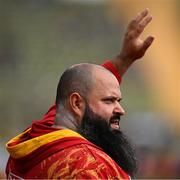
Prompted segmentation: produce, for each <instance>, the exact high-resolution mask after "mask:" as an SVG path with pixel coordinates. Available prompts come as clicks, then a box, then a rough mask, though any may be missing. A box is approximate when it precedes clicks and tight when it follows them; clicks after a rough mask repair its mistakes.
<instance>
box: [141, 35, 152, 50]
mask: <svg viewBox="0 0 180 180" xmlns="http://www.w3.org/2000/svg"><path fill="white" fill-rule="evenodd" d="M153 41H154V37H153V36H148V37H147V38H146V40H145V41H144V43H143V49H144V50H145V51H146V49H147V48H148V47H149V46H150V45H151V44H152V42H153Z"/></svg>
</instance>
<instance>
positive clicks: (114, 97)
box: [102, 96, 122, 102]
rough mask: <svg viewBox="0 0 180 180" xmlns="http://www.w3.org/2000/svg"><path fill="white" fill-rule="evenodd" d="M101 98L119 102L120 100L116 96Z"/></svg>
mask: <svg viewBox="0 0 180 180" xmlns="http://www.w3.org/2000/svg"><path fill="white" fill-rule="evenodd" d="M102 100H117V101H118V102H120V101H121V100H122V98H120V97H116V96H106V97H104V98H102Z"/></svg>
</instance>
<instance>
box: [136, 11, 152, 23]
mask: <svg viewBox="0 0 180 180" xmlns="http://www.w3.org/2000/svg"><path fill="white" fill-rule="evenodd" d="M148 13H149V9H147V8H146V9H144V10H143V11H142V12H140V13H138V14H137V16H136V17H135V20H136V22H137V23H138V22H140V21H141V20H142V19H143V18H144V17H146V16H147V14H148Z"/></svg>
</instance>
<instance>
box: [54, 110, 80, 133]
mask: <svg viewBox="0 0 180 180" xmlns="http://www.w3.org/2000/svg"><path fill="white" fill-rule="evenodd" d="M57 111H59V110H57ZM54 127H56V128H60V129H71V130H73V131H77V129H78V123H77V121H76V119H75V118H74V116H73V115H72V114H71V113H70V112H68V111H67V110H65V109H64V108H62V109H61V110H60V111H59V112H57V113H56V117H55V123H54Z"/></svg>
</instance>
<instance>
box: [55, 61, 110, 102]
mask: <svg viewBox="0 0 180 180" xmlns="http://www.w3.org/2000/svg"><path fill="white" fill-rule="evenodd" d="M98 69H99V70H100V69H101V70H103V71H107V70H106V69H105V68H103V67H101V66H99V65H95V64H89V63H82V64H77V65H73V66H72V67H70V68H68V69H67V70H66V71H65V72H64V73H63V74H62V76H61V78H60V81H59V84H58V87H57V96H56V105H59V104H63V105H64V104H65V102H66V101H67V100H68V97H69V96H70V94H72V93H73V92H77V93H79V94H80V95H81V96H82V97H83V98H85V99H87V97H88V94H89V93H90V92H91V89H92V88H93V85H94V80H95V79H94V78H95V76H94V75H93V72H94V70H95V71H97V70H98ZM108 73H109V72H108Z"/></svg>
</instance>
